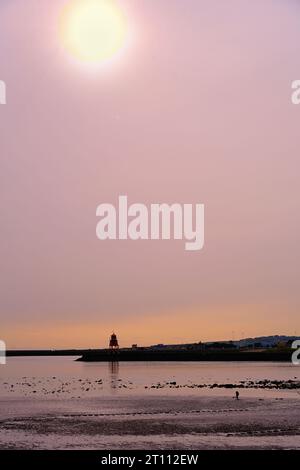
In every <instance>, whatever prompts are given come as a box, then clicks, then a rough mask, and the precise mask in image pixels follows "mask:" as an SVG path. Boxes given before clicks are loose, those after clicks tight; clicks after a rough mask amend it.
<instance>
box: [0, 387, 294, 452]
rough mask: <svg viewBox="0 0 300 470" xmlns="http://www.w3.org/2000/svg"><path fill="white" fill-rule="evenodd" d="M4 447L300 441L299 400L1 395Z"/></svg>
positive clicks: (268, 445)
mask: <svg viewBox="0 0 300 470" xmlns="http://www.w3.org/2000/svg"><path fill="white" fill-rule="evenodd" d="M1 410H2V411H1V420H0V448H1V449H112V450H114V449H139V448H140V449H152V450H153V449H176V450H182V449H199V450H200V449H226V448H230V449H249V448H250V449H256V448H258V449H290V448H293V449H300V400H297V399H295V398H277V399H276V398H259V397H251V398H249V397H247V398H242V399H241V400H239V401H236V400H233V399H232V398H231V397H228V396H226V397H218V396H213V397H209V396H199V397H195V396H185V397H178V396H163V395H159V396H150V397H145V396H134V397H133V396H120V397H115V398H113V397H101V398H83V399H80V400H76V399H73V400H57V399H52V400H51V399H32V398H23V399H20V398H15V397H14V398H13V397H11V398H10V397H9V398H6V399H2V400H1Z"/></svg>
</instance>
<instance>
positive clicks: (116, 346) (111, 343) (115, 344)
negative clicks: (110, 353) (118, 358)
mask: <svg viewBox="0 0 300 470" xmlns="http://www.w3.org/2000/svg"><path fill="white" fill-rule="evenodd" d="M109 349H112V350H115V349H119V343H118V338H117V335H116V334H115V333H113V334H112V335H111V337H110V339H109Z"/></svg>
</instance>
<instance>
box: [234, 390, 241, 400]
mask: <svg viewBox="0 0 300 470" xmlns="http://www.w3.org/2000/svg"><path fill="white" fill-rule="evenodd" d="M239 396H240V392H238V391H236V392H235V398H236V399H237V400H239Z"/></svg>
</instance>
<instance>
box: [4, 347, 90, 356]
mask: <svg viewBox="0 0 300 470" xmlns="http://www.w3.org/2000/svg"><path fill="white" fill-rule="evenodd" d="M89 351H91V350H89V349H62V350H59V349H57V350H54V349H53V350H52V349H50V350H46V349H42V350H38V349H36V350H26V349H25V350H22V349H19V350H8V351H6V356H7V357H14V356H15V357H17V356H81V355H82V354H87V353H88V352H89Z"/></svg>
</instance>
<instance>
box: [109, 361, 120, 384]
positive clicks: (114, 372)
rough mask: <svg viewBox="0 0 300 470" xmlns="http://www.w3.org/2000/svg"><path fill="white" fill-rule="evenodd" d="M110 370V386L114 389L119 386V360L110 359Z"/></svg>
mask: <svg viewBox="0 0 300 470" xmlns="http://www.w3.org/2000/svg"><path fill="white" fill-rule="evenodd" d="M108 370H109V375H110V387H111V389H112V390H115V389H116V388H117V386H118V379H119V362H118V361H110V362H109V363H108Z"/></svg>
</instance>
